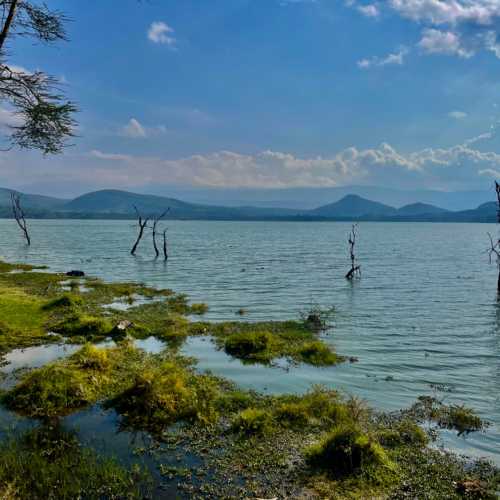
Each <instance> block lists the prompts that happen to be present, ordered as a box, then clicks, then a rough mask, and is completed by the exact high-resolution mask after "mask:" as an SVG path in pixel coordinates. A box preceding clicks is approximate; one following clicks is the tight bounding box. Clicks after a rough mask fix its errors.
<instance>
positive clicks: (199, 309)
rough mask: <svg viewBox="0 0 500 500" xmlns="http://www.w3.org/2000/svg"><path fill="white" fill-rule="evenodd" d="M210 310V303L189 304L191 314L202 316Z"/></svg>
mask: <svg viewBox="0 0 500 500" xmlns="http://www.w3.org/2000/svg"><path fill="white" fill-rule="evenodd" d="M207 312H208V305H207V304H203V303H201V304H191V305H190V306H189V313H190V314H198V315H200V316H202V315H203V314H206V313H207Z"/></svg>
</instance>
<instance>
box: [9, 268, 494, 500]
mask: <svg viewBox="0 0 500 500" xmlns="http://www.w3.org/2000/svg"><path fill="white" fill-rule="evenodd" d="M41 271H42V270H36V269H33V268H30V267H29V266H25V265H21V266H16V265H10V264H6V263H1V264H0V312H1V313H2V314H1V317H2V322H1V324H0V339H1V342H0V349H1V352H2V353H7V352H8V351H9V350H11V349H13V348H15V347H19V346H23V347H27V346H34V345H40V344H44V343H51V342H52V343H53V342H57V343H64V342H70V343H71V344H75V343H80V344H81V348H80V349H79V350H77V351H76V352H74V353H73V354H71V355H70V356H68V357H66V358H64V359H60V360H56V361H53V362H50V363H48V364H46V365H44V366H42V367H40V368H35V369H31V370H27V371H26V370H25V371H23V372H21V373H19V375H18V376H17V377H16V380H15V383H14V384H12V386H11V387H9V388H7V389H6V390H4V391H3V393H2V394H1V403H2V405H3V407H4V408H5V409H8V410H9V411H11V412H14V413H16V414H18V415H19V416H21V417H29V418H30V419H34V422H35V424H34V426H33V428H32V429H31V430H28V431H26V432H18V433H15V434H14V435H9V434H8V433H6V434H4V435H3V440H2V445H1V446H2V447H3V448H2V453H1V454H0V492H2V495H3V496H4V497H5V498H25V497H26V492H27V491H32V492H35V496H36V497H42V496H49V497H50V496H52V497H57V498H74V497H76V496H83V497H88V498H113V497H122V496H126V497H137V498H139V497H144V496H148V495H153V496H154V495H155V494H157V493H158V491H159V490H158V491H157V490H156V489H155V488H159V487H160V486H161V484H163V483H164V482H167V483H170V484H171V483H172V482H174V483H175V484H176V487H175V491H176V492H177V493H176V494H177V495H179V496H184V497H196V496H199V497H214V498H215V497H229V498H241V497H254V496H259V497H266V498H267V497H274V496H278V497H293V498H301V497H307V498H309V497H312V498H314V497H317V498H322V497H331V498H353V497H355V498H356V497H357V498H367V497H370V496H381V497H386V498H415V497H417V496H419V495H420V492H421V491H425V492H426V495H427V497H433V498H461V497H467V498H494V496H495V491H496V490H497V488H498V484H499V481H500V476H499V472H498V470H497V469H496V468H495V467H494V466H493V465H491V464H488V463H486V462H468V461H465V460H464V459H462V458H460V457H458V456H456V455H453V454H450V453H446V452H443V451H440V450H438V449H436V448H435V447H434V446H433V442H434V440H435V439H436V438H437V435H438V432H437V429H438V428H439V427H442V428H446V429H449V430H452V431H454V432H457V433H467V432H477V431H481V430H482V429H483V428H484V427H485V425H486V423H484V422H483V421H482V420H481V419H480V418H479V417H478V416H477V415H476V414H475V413H474V411H473V410H471V409H469V408H466V407H463V406H457V405H447V404H445V402H444V401H441V400H438V399H436V398H421V399H419V400H418V401H417V402H416V403H415V405H414V406H413V407H412V408H409V409H407V410H403V411H401V412H397V413H395V414H384V413H379V412H377V411H374V410H373V409H370V408H369V407H367V406H366V405H365V404H364V403H363V402H361V401H360V400H358V399H356V398H352V397H347V396H345V395H342V394H340V393H339V392H337V391H335V390H331V389H327V388H325V387H322V386H315V387H312V388H311V389H310V390H309V391H308V392H307V393H305V394H303V395H297V394H285V395H264V394H261V393H258V392H253V391H248V390H242V389H241V388H239V387H237V386H236V385H235V384H234V383H232V382H230V381H228V380H226V379H222V378H220V377H217V376H215V375H213V374H210V373H201V372H200V371H198V370H197V369H196V360H193V359H190V358H187V357H186V356H184V355H182V352H181V350H180V347H181V346H182V343H183V342H184V341H185V340H186V339H187V338H188V337H189V336H198V335H203V336H209V337H210V338H211V339H212V340H213V342H214V343H215V345H216V346H218V348H220V349H221V350H222V351H223V352H225V353H227V355H228V356H232V357H236V358H238V359H240V360H241V361H243V362H245V363H258V364H264V365H267V364H272V363H274V362H276V361H277V360H282V359H286V360H288V362H290V363H292V364H298V363H308V364H311V365H313V366H318V367H321V366H335V365H336V364H338V363H341V362H342V361H344V360H345V358H344V356H343V355H339V354H337V353H336V352H335V350H334V348H333V347H332V345H331V341H330V340H329V341H328V342H326V341H325V339H324V338H323V337H322V335H321V331H322V328H321V325H322V324H323V322H324V318H322V313H321V311H315V312H314V311H313V312H311V313H310V314H303V315H302V316H301V317H299V318H298V319H295V320H289V321H279V322H278V321H268V322H253V323H250V322H244V321H233V322H224V323H211V322H206V321H190V320H189V319H188V317H193V315H202V314H204V313H205V312H206V311H207V307H206V305H204V304H190V303H189V301H188V299H187V297H186V296H184V295H182V294H176V293H174V292H172V291H170V290H156V289H153V288H150V287H147V286H144V285H140V284H120V283H113V284H106V283H103V282H102V281H99V280H96V279H93V278H87V277H85V278H82V279H81V280H80V285H82V284H83V285H84V288H85V290H86V291H85V292H82V291H81V286H78V287H73V288H72V289H71V290H70V291H65V290H64V289H63V285H61V282H64V280H65V279H66V277H65V276H64V275H60V274H52V273H47V272H41ZM138 297H147V298H148V300H146V301H144V302H139V301H138V299H137V298H138ZM116 300H125V301H126V302H127V304H128V306H127V308H124V309H120V310H118V309H113V308H109V307H105V306H107V305H109V304H110V303H113V302H114V301H116ZM136 302H137V303H136ZM318 318H319V319H318ZM151 336H153V337H156V338H158V339H160V340H161V341H162V342H164V349H163V350H162V351H161V352H159V353H156V354H153V353H148V352H146V351H144V350H142V349H140V348H138V347H137V346H136V345H135V341H136V340H137V339H144V338H148V337H151ZM103 341H106V343H105V344H102V342H103ZM343 354H344V353H343ZM345 354H346V355H347V354H348V353H345ZM318 369H319V368H318ZM334 369H335V368H334ZM284 376H286V375H284ZM95 407H100V408H102V409H103V410H104V411H109V412H113V414H114V415H116V418H117V425H118V428H119V430H120V431H122V432H131V433H139V432H141V433H144V432H145V433H147V434H148V435H149V436H151V441H150V442H149V445H148V446H147V447H144V448H142V449H141V450H140V451H138V452H137V454H138V455H139V456H148V457H151V456H154V460H153V461H152V462H149V464H150V465H149V468H144V467H143V466H142V465H139V462H132V463H121V462H120V460H119V457H118V459H114V458H109V457H108V456H106V454H100V453H98V452H97V451H95V450H93V449H92V447H89V446H86V445H83V444H82V443H80V442H79V437H78V435H76V434H74V433H71V432H70V431H68V430H67V429H65V427H64V421H65V418H67V417H68V416H69V415H77V414H78V413H79V412H82V411H83V410H85V409H92V408H95ZM159 450H161V451H159ZM168 457H170V458H171V457H177V458H176V460H175V461H176V464H177V465H175V466H174V465H172V464H171V463H170V461H169V460H168V459H167V458H168ZM183 457H191V458H190V459H186V458H183ZM192 457H196V460H194V459H193V458H192ZM151 463H152V464H153V465H151ZM75 470H76V471H77V472H76V475H75V473H74V471H75ZM155 491H156V492H157V493H155ZM83 492H84V493H83Z"/></svg>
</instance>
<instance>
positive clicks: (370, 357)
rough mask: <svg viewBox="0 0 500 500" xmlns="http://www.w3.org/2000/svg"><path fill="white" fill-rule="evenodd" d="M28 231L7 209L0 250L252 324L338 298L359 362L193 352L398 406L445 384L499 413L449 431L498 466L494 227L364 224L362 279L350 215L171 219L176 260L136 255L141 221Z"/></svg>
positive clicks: (205, 348) (334, 332)
mask: <svg viewBox="0 0 500 500" xmlns="http://www.w3.org/2000/svg"><path fill="white" fill-rule="evenodd" d="M31 228H32V229H31V232H32V239H33V245H32V247H31V248H29V249H28V248H26V247H25V245H24V244H23V241H22V240H21V236H20V234H19V232H18V230H17V228H16V226H15V223H14V222H13V221H9V220H0V235H1V236H0V258H1V259H4V260H8V261H20V262H29V263H34V264H37V263H40V264H47V265H49V266H50V269H51V270H55V271H68V270H70V269H82V270H84V271H85V272H86V273H87V274H90V275H95V276H98V277H101V278H103V279H105V280H109V281H140V282H144V283H147V284H149V285H154V286H158V287H168V288H172V289H173V290H175V291H177V292H185V293H187V294H188V295H189V296H190V298H191V300H192V301H194V302H206V303H208V305H209V307H210V312H209V313H208V314H207V316H206V318H207V319H209V320H212V321H219V320H228V319H230V320H234V319H237V318H238V316H237V315H236V311H237V310H238V309H239V308H242V307H243V308H245V309H246V310H247V311H248V314H247V316H245V318H244V319H246V320H249V321H252V320H264V319H266V320H269V319H284V318H296V317H298V315H299V313H300V312H301V311H305V310H306V309H307V308H309V307H310V306H311V305H313V304H319V305H322V306H335V308H336V310H337V312H336V316H335V324H334V327H333V328H332V329H331V330H330V331H329V332H328V333H327V335H326V337H325V338H326V340H327V341H331V342H332V343H334V344H335V346H336V348H337V351H338V352H339V353H341V354H345V355H348V356H356V357H358V358H359V362H358V363H354V364H348V363H346V364H344V365H342V366H338V367H333V368H323V369H319V368H312V367H305V366H299V367H292V368H290V369H289V370H284V369H280V368H262V367H257V366H248V365H247V366H244V365H242V364H241V363H240V362H238V361H236V360H232V359H230V358H229V357H227V356H226V355H225V354H224V353H222V352H219V351H216V350H215V349H214V347H213V345H212V344H211V342H210V341H209V340H206V339H200V338H197V339H192V340H190V341H189V342H188V344H187V346H186V348H185V352H187V353H189V354H191V355H194V356H196V357H197V358H198V359H199V360H200V362H199V368H200V369H211V370H213V371H214V372H216V373H218V374H222V375H224V376H226V377H229V378H231V379H233V380H235V381H236V382H238V383H239V384H241V385H242V386H244V387H252V388H256V389H259V390H262V391H267V392H300V391H304V390H306V389H307V388H308V387H310V385H311V384H314V383H322V384H326V385H328V386H330V387H334V388H337V389H340V390H343V391H346V392H348V393H350V394H355V395H358V396H360V397H362V398H364V399H366V400H367V401H368V402H369V403H370V404H371V405H373V406H375V407H378V408H381V409H388V410H395V409H399V408H402V407H405V406H409V405H411V404H412V402H413V401H414V400H415V399H416V397H418V396H419V395H422V394H428V395H433V394H436V393H435V389H433V388H432V387H431V386H432V385H434V384H444V385H445V386H446V387H447V389H448V391H447V392H445V393H442V392H439V393H438V395H439V396H440V397H441V396H443V397H445V398H446V401H447V402H457V403H465V404H467V405H468V406H472V407H474V408H475V409H476V410H477V411H478V412H479V414H480V415H481V416H482V417H483V418H486V419H487V420H489V421H491V422H492V424H493V425H492V426H491V427H490V429H488V431H487V432H486V433H476V434H472V435H470V436H468V437H456V436H454V435H452V434H451V433H450V434H447V433H445V434H444V442H445V444H446V445H447V446H450V447H453V448H454V449H458V450H459V451H461V452H463V453H466V454H468V455H473V456H486V457H489V458H492V459H494V460H495V461H496V462H497V463H500V391H499V388H500V309H499V305H498V304H497V300H496V268H495V266H493V265H489V263H488V257H487V254H486V249H487V248H488V236H487V232H488V231H490V232H492V233H493V234H496V233H495V231H496V230H497V229H496V227H495V226H493V225H488V224H437V223H436V224H432V223H409V224H407V223H368V222H364V223H361V224H360V226H359V243H358V246H357V253H358V255H359V260H360V263H361V265H362V271H363V276H362V279H361V280H360V281H358V282H355V283H349V282H347V281H346V280H345V279H344V275H345V273H346V271H347V270H348V268H349V261H348V255H347V244H346V239H347V233H348V231H349V229H350V225H349V224H348V223H340V222H323V223H316V222H305V223H301V222H198V221H188V222H182V221H172V222H170V221H169V222H168V228H169V229H168V234H169V247H170V259H169V261H168V264H165V263H164V262H163V261H162V260H154V259H153V258H152V257H153V249H152V245H151V241H150V239H149V235H148V236H147V237H146V239H145V240H144V241H143V243H142V247H140V249H139V252H138V253H139V256H138V257H136V258H134V257H132V256H130V255H129V251H130V247H131V245H132V243H133V240H134V237H135V228H134V223H133V221H77V220H69V221H60V220H58V221H32V222H31ZM34 352H35V353H36V351H34ZM35 355H36V354H35ZM74 418H79V417H74Z"/></svg>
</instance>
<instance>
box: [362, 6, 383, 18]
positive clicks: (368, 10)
mask: <svg viewBox="0 0 500 500" xmlns="http://www.w3.org/2000/svg"><path fill="white" fill-rule="evenodd" d="M356 8H357V9H358V11H359V12H361V14H363V15H364V16H366V17H378V16H379V15H380V10H379V8H378V6H377V5H376V4H373V3H371V4H367V5H358V6H357V7H356Z"/></svg>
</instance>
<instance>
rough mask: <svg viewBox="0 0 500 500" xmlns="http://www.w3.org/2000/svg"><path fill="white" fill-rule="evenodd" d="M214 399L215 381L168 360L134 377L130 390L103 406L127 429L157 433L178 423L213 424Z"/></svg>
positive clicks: (216, 393) (215, 414)
mask: <svg viewBox="0 0 500 500" xmlns="http://www.w3.org/2000/svg"><path fill="white" fill-rule="evenodd" d="M218 396H219V386H218V383H217V381H216V379H215V378H213V377H210V376H207V375H198V374H196V373H194V372H193V371H192V370H191V369H189V368H187V367H185V366H181V365H179V364H178V363H175V362H174V361H172V360H168V361H162V362H160V363H159V364H152V365H151V366H148V367H146V369H144V370H142V371H141V372H140V373H137V374H136V375H135V379H134V381H133V383H132V384H131V386H130V387H129V388H128V389H127V390H126V391H124V392H123V393H121V394H119V395H118V396H117V397H116V398H114V399H113V400H111V401H110V402H109V403H108V404H107V406H109V407H113V408H114V409H115V410H116V411H117V412H118V413H119V414H121V415H122V416H123V425H124V426H125V427H127V428H128V427H131V428H141V429H149V430H152V431H160V430H162V429H163V428H165V426H168V425H171V424H173V423H175V422H178V421H189V422H198V423H203V424H208V423H212V422H214V421H216V420H217V418H218V412H217V408H216V400H217V398H218Z"/></svg>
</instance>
